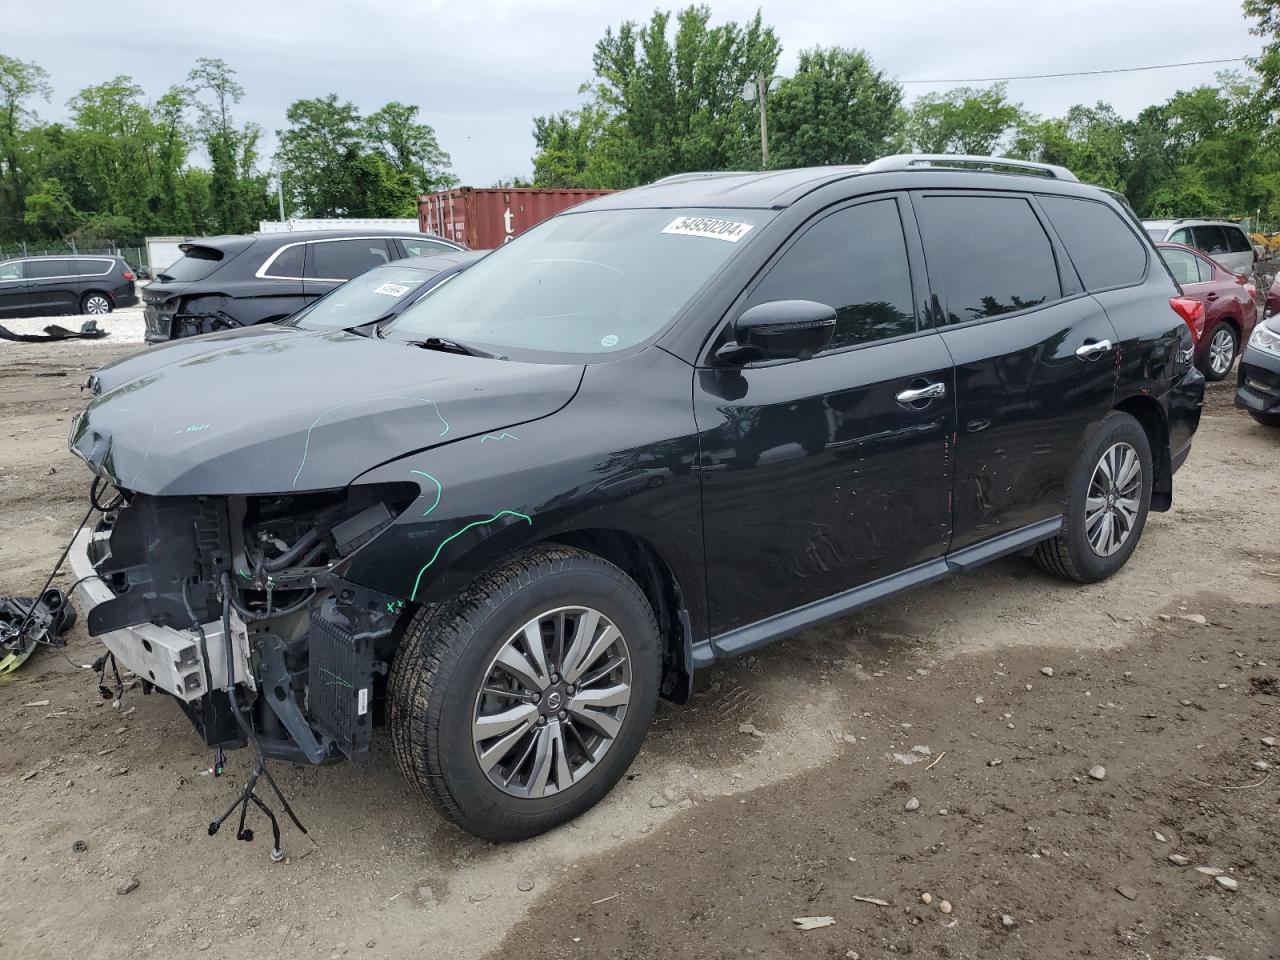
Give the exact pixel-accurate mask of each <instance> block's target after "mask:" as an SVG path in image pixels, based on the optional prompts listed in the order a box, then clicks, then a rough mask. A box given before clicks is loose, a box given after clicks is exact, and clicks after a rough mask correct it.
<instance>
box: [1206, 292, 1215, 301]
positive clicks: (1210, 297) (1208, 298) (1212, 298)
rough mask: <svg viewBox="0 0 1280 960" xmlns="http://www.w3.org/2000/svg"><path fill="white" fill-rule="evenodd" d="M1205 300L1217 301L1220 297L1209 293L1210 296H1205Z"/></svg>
mask: <svg viewBox="0 0 1280 960" xmlns="http://www.w3.org/2000/svg"><path fill="white" fill-rule="evenodd" d="M1205 299H1206V300H1217V299H1218V295H1217V294H1216V293H1209V294H1205Z"/></svg>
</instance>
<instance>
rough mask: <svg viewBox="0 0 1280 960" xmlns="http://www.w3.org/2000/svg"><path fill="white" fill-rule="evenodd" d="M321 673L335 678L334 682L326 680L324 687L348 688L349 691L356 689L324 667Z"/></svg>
mask: <svg viewBox="0 0 1280 960" xmlns="http://www.w3.org/2000/svg"><path fill="white" fill-rule="evenodd" d="M320 672H321V673H325V674H328V675H329V676H331V677H333V679H332V680H326V681H325V682H324V685H325V686H326V687H346V688H347V689H348V690H354V689H355V687H353V686H351V684H349V683H347V681H345V680H343V679H342V678H341V677H340V676H338V675H337V674H336V673H334V672H333V671H332V670H326V669H325V668H324V667H321V668H320Z"/></svg>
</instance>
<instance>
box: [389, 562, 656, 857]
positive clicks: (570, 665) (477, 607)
mask: <svg viewBox="0 0 1280 960" xmlns="http://www.w3.org/2000/svg"><path fill="white" fill-rule="evenodd" d="M593 616H594V619H593ZM572 618H577V619H572ZM610 630H612V633H611V632H610ZM534 638H537V639H536V640H535V639H534ZM579 638H582V640H583V644H584V645H583V646H582V647H579V646H578V645H577V644H576V643H575V641H576V640H578V639H579ZM534 642H536V643H537V644H538V645H539V648H540V649H539V650H538V652H537V653H536V654H535V653H534V648H533V646H532V644H533V643H534ZM597 648H598V650H597ZM588 650H589V651H590V652H588ZM575 652H576V656H575ZM661 652H662V651H661V643H660V640H659V633H658V626H657V622H656V621H655V619H654V615H653V610H652V608H651V607H650V605H649V602H648V600H647V599H646V598H645V595H644V593H643V592H641V590H640V588H639V587H638V586H636V584H635V582H634V581H633V580H631V578H630V577H628V576H627V575H626V574H625V573H623V572H622V571H621V570H620V569H618V568H617V567H616V566H614V565H613V564H611V563H609V562H608V561H606V560H603V559H601V558H600V557H597V556H595V555H593V554H589V553H586V552H584V551H581V550H576V549H572V548H569V547H562V546H556V545H548V546H543V547H538V548H535V549H531V550H527V551H523V552H521V553H518V554H515V555H513V556H512V557H510V558H508V559H507V560H504V561H503V562H501V563H499V564H497V565H496V566H494V567H492V568H490V569H489V570H488V571H487V572H485V573H483V574H481V575H480V576H479V577H477V578H476V580H475V581H473V583H472V584H471V585H470V586H468V587H467V588H466V589H465V590H463V591H462V592H461V593H460V594H458V595H457V596H455V597H453V598H452V599H450V600H448V601H446V602H445V603H443V604H441V605H440V606H439V607H436V608H434V609H430V608H425V607H424V608H423V609H422V610H420V611H419V612H418V614H417V615H416V616H415V617H414V618H413V620H412V622H411V623H410V625H409V627H408V630H407V631H406V633H405V636H404V638H403V640H402V641H401V644H400V648H399V650H398V651H397V653H396V657H395V661H394V663H393V664H392V667H391V677H390V680H389V681H388V704H387V719H388V726H389V727H390V728H391V742H392V747H393V750H394V753H395V756H396V762H397V764H398V765H399V767H400V771H401V773H403V774H404V776H405V778H406V779H407V780H408V781H409V782H410V783H411V784H413V785H414V786H415V787H416V788H417V789H418V791H419V793H420V794H421V795H422V796H424V797H426V798H427V799H429V800H430V801H431V802H432V803H434V804H435V805H436V806H437V807H438V808H439V809H440V811H441V812H442V813H443V814H444V815H445V816H446V817H448V818H449V819H450V820H453V821H454V822H455V823H457V824H458V825H459V826H460V827H462V828H463V829H464V830H467V831H468V832H470V833H474V834H476V835H478V836H481V837H484V838H486V839H489V840H523V839H526V838H528V837H532V836H536V835H537V834H540V833H543V832H545V831H547V830H550V829H551V828H553V827H556V826H559V825H560V824H562V823H564V822H566V821H568V820H571V819H572V818H574V817H576V816H577V815H578V814H580V813H582V812H583V811H585V810H587V809H589V808H590V807H592V806H594V805H595V804H596V803H597V802H599V801H600V800H601V799H602V798H603V797H604V796H605V795H606V794H607V793H608V792H609V791H610V790H611V789H612V788H613V786H614V784H616V783H617V782H618V780H619V778H620V777H621V776H622V774H623V773H624V772H625V771H626V769H627V767H629V766H630V765H631V761H632V760H633V759H634V758H635V755H636V753H637V752H638V751H639V749H640V745H641V743H642V742H643V741H644V737H645V733H646V732H647V730H648V727H649V723H650V721H651V720H652V718H653V711H654V708H655V706H656V705H657V700H658V688H659V680H660V661H661ZM539 659H541V663H538V662H537V661H538V660H539ZM508 664H512V665H514V667H515V669H514V670H513V669H512V667H511V666H508ZM588 668H590V669H588ZM560 671H563V674H562V673H561V672H560ZM597 675H598V676H597ZM521 678H523V679H521ZM610 731H611V732H610ZM508 741H509V742H508Z"/></svg>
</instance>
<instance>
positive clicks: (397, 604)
mask: <svg viewBox="0 0 1280 960" xmlns="http://www.w3.org/2000/svg"><path fill="white" fill-rule="evenodd" d="M403 609H404V601H403V600H390V601H388V602H387V613H399V612H400V611H401V610H403Z"/></svg>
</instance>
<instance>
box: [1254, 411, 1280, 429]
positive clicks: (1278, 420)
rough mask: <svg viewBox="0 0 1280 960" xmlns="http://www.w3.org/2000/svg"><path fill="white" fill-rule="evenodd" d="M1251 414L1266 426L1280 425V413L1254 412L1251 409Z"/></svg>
mask: <svg viewBox="0 0 1280 960" xmlns="http://www.w3.org/2000/svg"><path fill="white" fill-rule="evenodd" d="M1249 416H1251V417H1253V419H1255V420H1257V421H1258V422H1259V423H1260V424H1262V425H1263V426H1264V427H1280V413H1254V412H1253V411H1252V410H1250V411H1249Z"/></svg>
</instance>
